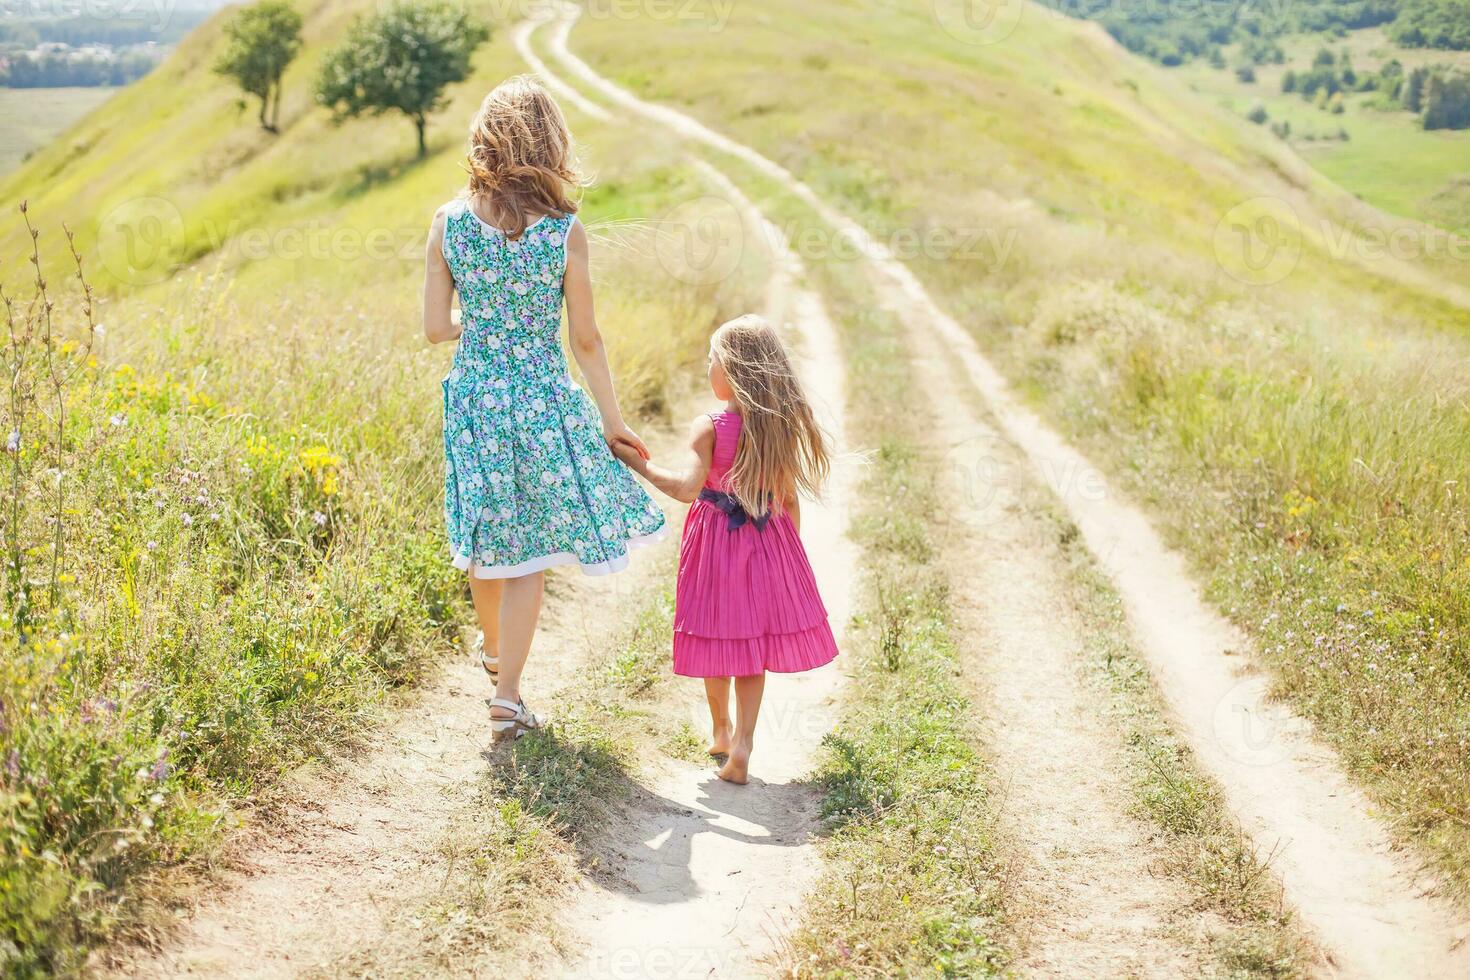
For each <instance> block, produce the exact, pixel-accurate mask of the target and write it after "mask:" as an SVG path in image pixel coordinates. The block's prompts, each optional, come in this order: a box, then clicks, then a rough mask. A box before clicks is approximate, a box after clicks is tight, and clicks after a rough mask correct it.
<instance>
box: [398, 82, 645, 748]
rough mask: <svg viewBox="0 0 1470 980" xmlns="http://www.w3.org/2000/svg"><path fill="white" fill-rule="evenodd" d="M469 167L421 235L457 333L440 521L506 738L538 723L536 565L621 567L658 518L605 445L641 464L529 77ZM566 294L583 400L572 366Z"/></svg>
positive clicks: (539, 98)
mask: <svg viewBox="0 0 1470 980" xmlns="http://www.w3.org/2000/svg"><path fill="white" fill-rule="evenodd" d="M468 169H469V175H470V177H469V187H468V189H467V193H466V194H465V195H464V196H463V197H461V198H460V199H458V200H456V201H454V202H452V203H450V204H446V205H445V206H444V207H442V208H440V209H439V211H438V213H437V214H435V215H434V224H433V227H432V229H431V230H430V232H429V246H428V269H427V274H426V277H425V280H424V334H425V335H426V336H427V337H428V339H429V341H430V342H431V343H439V342H442V341H449V340H458V341H459V346H458V347H457V348H456V349H455V352H454V366H453V369H452V370H451V371H450V372H449V376H448V377H447V378H445V380H444V385H443V388H444V460H445V473H444V513H445V517H446V519H447V521H448V524H449V547H450V555H451V559H452V560H453V562H454V565H455V566H456V567H457V568H462V569H466V570H467V571H468V572H469V581H470V593H471V595H472V597H473V599H474V603H475V613H476V615H477V617H478V618H479V620H480V626H481V629H482V631H483V637H484V638H483V651H482V653H481V662H482V664H483V665H484V667H485V669H486V671H487V672H488V673H489V674H490V675H491V678H492V679H493V680H494V681H495V697H494V699H493V700H492V701H491V702H490V703H491V709H490V714H491V719H492V720H491V728H492V730H493V732H494V737H495V740H496V741H504V740H507V739H512V738H517V737H519V736H521V735H523V734H525V733H526V732H528V731H531V730H533V729H536V728H539V727H540V726H541V724H542V721H541V719H539V718H537V717H536V715H535V714H533V713H532V712H531V711H529V710H528V709H527V708H526V704H525V701H524V700H522V698H521V692H520V681H521V671H522V668H523V667H524V666H525V662H526V655H527V654H528V653H529V652H530V648H531V638H532V636H533V635H534V634H535V632H536V621H537V619H538V618H539V616H540V612H541V596H542V573H543V572H544V571H545V569H547V568H550V567H552V566H553V565H563V564H571V563H574V562H575V563H577V564H580V565H581V567H582V570H583V571H584V572H587V573H589V574H594V575H596V574H603V573H607V572H615V571H618V570H620V569H622V568H623V567H624V566H625V565H626V564H627V561H628V557H627V553H628V546H629V545H630V544H634V543H637V542H639V541H643V540H646V539H648V538H650V537H652V536H654V535H656V534H657V533H658V532H660V531H661V530H662V529H663V525H664V518H663V514H662V512H661V511H660V510H659V509H658V507H656V506H654V504H653V501H652V500H650V499H649V497H648V495H647V494H646V493H645V492H644V491H643V488H642V487H641V486H639V485H638V481H637V480H635V479H633V477H632V475H631V474H630V473H629V472H628V471H627V470H626V469H624V468H623V467H621V466H619V465H618V464H617V462H616V460H615V459H614V458H613V455H612V453H611V451H610V450H609V447H610V446H611V445H614V444H617V445H621V446H626V447H628V450H629V451H630V453H632V454H633V455H635V456H639V457H642V456H646V455H647V450H646V449H645V448H644V446H643V442H642V441H641V440H640V439H639V438H638V436H637V435H636V434H635V433H634V432H633V431H632V430H631V429H629V428H628V426H627V425H626V424H625V423H624V422H623V416H622V413H621V412H620V411H619V410H618V399H617V396H616V395H615V394H614V393H613V381H612V374H611V372H610V371H609V370H608V365H607V355H606V352H605V351H604V349H603V344H602V335H601V334H600V333H599V332H598V328H597V320H596V318H595V316H594V315H593V309H592V280H591V276H590V274H589V272H588V261H587V233H586V231H584V230H583V228H582V226H581V225H580V224H579V223H578V222H577V219H576V216H575V215H576V210H577V203H576V201H575V200H574V199H573V197H572V194H573V191H574V189H575V188H576V187H578V186H579V185H580V183H581V179H580V178H579V177H578V175H577V171H576V163H575V155H574V152H573V146H572V138H571V134H570V133H569V132H568V131H567V124H566V120H565V119H564V118H563V117H562V113H561V109H560V108H559V107H558V106H557V104H556V102H555V101H553V100H552V98H551V96H550V95H548V94H547V92H546V91H545V89H543V88H542V87H541V86H540V85H539V84H538V83H537V82H535V81H534V80H533V79H531V78H529V77H524V76H523V77H519V78H512V79H510V80H509V81H507V82H504V83H503V84H501V85H500V86H499V87H497V88H496V89H495V91H493V92H491V93H490V94H489V96H487V97H486V99H485V102H484V104H483V105H481V106H480V111H479V113H478V114H477V115H476V116H475V119H474V122H473V123H472V125H471V126H470V141H469V166H468ZM456 287H457V288H458V295H459V307H460V313H461V316H460V318H459V320H458V322H456V321H455V319H454V318H453V317H452V316H451V310H450V306H451V303H452V301H453V297H454V293H455V290H456ZM563 302H565V304H566V310H567V324H568V328H567V333H568V338H569V340H570V347H571V350H572V354H573V356H574V357H575V358H576V359H577V364H578V365H579V366H580V367H581V369H582V375H583V377H584V378H586V380H587V386H588V388H590V389H591V391H592V400H589V399H588V397H587V394H586V393H585V392H584V391H583V390H582V389H581V388H580V387H578V386H577V385H576V383H575V382H573V381H572V378H571V375H569V374H568V373H567V364H566V359H565V357H564V356H563V354H562V348H561V343H560V339H559V336H558V334H559V331H560V326H561V310H562V304H563ZM592 401H596V403H597V404H596V408H594V407H593V405H592Z"/></svg>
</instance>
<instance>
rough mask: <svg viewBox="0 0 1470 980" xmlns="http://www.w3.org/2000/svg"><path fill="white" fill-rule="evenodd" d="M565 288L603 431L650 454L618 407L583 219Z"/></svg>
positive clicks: (570, 331)
mask: <svg viewBox="0 0 1470 980" xmlns="http://www.w3.org/2000/svg"><path fill="white" fill-rule="evenodd" d="M562 289H563V290H564V291H565V293H566V301H567V339H568V340H569V341H570V342H571V348H572V356H573V357H575V358H576V359H577V366H578V367H580V368H581V369H582V377H584V378H586V379H587V387H588V388H589V389H591V391H592V400H593V401H595V402H596V403H597V410H598V411H599V412H600V413H602V434H603V437H604V438H606V439H607V442H608V445H610V446H613V447H614V448H616V446H617V444H619V443H625V444H627V445H629V446H632V447H633V448H634V449H636V450H637V451H638V454H639V455H640V456H642V457H643V458H644V459H647V458H648V447H646V446H644V445H643V440H642V439H640V438H638V434H637V433H635V432H634V431H633V430H632V429H630V428H628V424H627V423H626V422H624V421H623V412H622V410H621V409H620V408H619V407H618V396H617V392H615V391H614V390H613V378H612V369H611V368H609V367H608V364H607V348H606V346H605V345H604V344H603V342H602V331H601V330H600V329H599V328H598V326H597V314H596V312H595V310H594V309H593V304H592V272H591V265H590V263H589V260H588V254H587V231H586V229H584V228H583V227H582V223H581V222H580V221H573V222H572V226H571V228H570V229H569V230H568V232H567V271H566V275H565V277H564V278H563V280H562Z"/></svg>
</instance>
